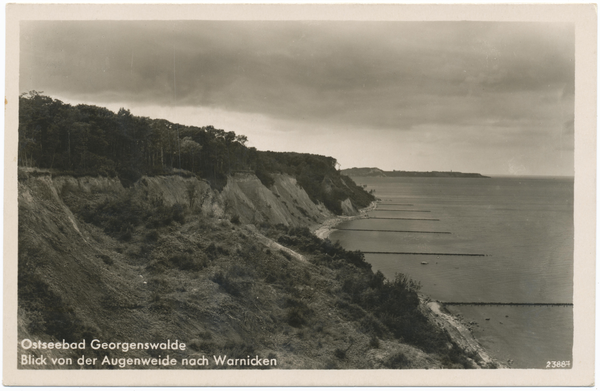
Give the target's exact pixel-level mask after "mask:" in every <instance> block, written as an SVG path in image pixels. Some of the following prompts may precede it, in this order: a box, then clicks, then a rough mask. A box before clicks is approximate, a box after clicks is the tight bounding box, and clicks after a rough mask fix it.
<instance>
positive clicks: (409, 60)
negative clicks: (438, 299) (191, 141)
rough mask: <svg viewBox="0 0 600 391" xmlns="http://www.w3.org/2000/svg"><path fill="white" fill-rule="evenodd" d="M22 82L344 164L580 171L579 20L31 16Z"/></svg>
mask: <svg viewBox="0 0 600 391" xmlns="http://www.w3.org/2000/svg"><path fill="white" fill-rule="evenodd" d="M20 50H21V54H20V79H19V89H20V91H21V92H27V91H31V90H36V91H43V93H44V94H45V95H49V96H51V97H53V98H55V99H60V100H62V101H63V102H66V103H71V104H77V103H86V104H95V105H98V106H104V107H108V108H109V109H111V110H114V111H118V109H119V108H121V107H124V108H127V109H129V110H131V112H132V113H133V114H135V115H140V116H147V117H150V118H166V119H168V120H170V121H172V122H176V123H180V124H186V125H196V126H206V125H213V126H215V127H216V128H221V129H225V130H226V131H234V132H235V133H236V134H243V135H246V136H248V138H249V143H248V145H249V146H254V147H256V148H257V149H259V150H272V151H296V152H308V153H316V154H320V155H327V156H333V157H335V158H336V159H337V160H338V162H339V163H340V165H341V168H351V167H378V168H381V169H384V170H410V171H450V170H452V171H462V172H479V173H482V174H487V175H553V176H554V175H573V172H574V168H573V162H574V55H575V53H574V52H575V50H574V26H573V25H572V24H560V23H531V22H528V23H517V22H346V21H340V22H332V21H327V22H313V21H306V22H297V21H285V22H268V21H258V22H252V21H137V22H136V21H60V22H56V21H48V22H43V21H33V22H21V47H20Z"/></svg>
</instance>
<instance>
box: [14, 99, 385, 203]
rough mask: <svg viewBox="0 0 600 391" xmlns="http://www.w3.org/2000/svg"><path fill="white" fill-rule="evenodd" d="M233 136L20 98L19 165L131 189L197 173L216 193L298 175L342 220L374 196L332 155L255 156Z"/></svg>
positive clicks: (122, 112)
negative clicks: (237, 183)
mask: <svg viewBox="0 0 600 391" xmlns="http://www.w3.org/2000/svg"><path fill="white" fill-rule="evenodd" d="M247 142H248V138H247V137H246V136H244V135H237V134H236V133H235V132H233V131H225V130H223V129H218V128H215V127H214V126H212V125H207V126H188V125H181V124H176V123H172V122H169V121H167V120H164V119H151V118H148V117H139V116H135V115H132V114H131V112H130V111H129V110H126V109H123V108H121V109H120V110H119V112H118V113H114V112H112V111H110V110H108V109H107V108H103V107H98V106H93V105H86V104H79V105H76V106H73V105H70V104H66V103H63V102H61V101H60V100H57V99H53V98H51V97H49V96H45V95H43V94H42V93H40V92H36V91H30V92H28V93H24V94H22V95H21V96H20V98H19V166H25V167H38V168H43V169H50V170H54V171H57V172H60V173H62V174H68V175H73V176H76V177H77V176H110V177H115V176H118V177H119V179H120V180H121V182H122V183H123V185H124V186H126V187H127V186H130V185H131V184H133V183H134V182H135V181H137V180H138V179H139V178H141V176H142V175H149V176H154V175H196V176H197V177H199V178H202V179H205V180H206V181H208V182H209V183H210V184H211V186H212V187H213V188H216V189H219V190H220V189H222V188H223V186H225V184H226V183H227V177H228V176H230V175H234V174H236V173H239V172H246V173H253V174H255V175H256V176H257V177H258V178H259V179H260V180H261V182H262V183H263V184H264V185H265V186H267V187H270V186H272V184H273V178H272V175H273V174H276V173H285V174H289V175H292V176H294V177H296V179H297V181H298V184H299V185H300V186H302V187H303V188H304V190H305V191H306V192H307V193H308V195H309V196H310V198H311V200H313V201H314V202H322V203H324V204H325V206H326V207H327V208H328V209H330V210H331V211H332V212H334V213H337V214H340V213H341V207H340V201H342V200H344V199H347V198H350V199H351V200H352V202H353V203H354V204H355V206H357V207H365V206H367V205H368V204H369V203H370V202H371V201H373V200H374V197H373V196H372V195H371V194H368V193H366V192H365V191H364V190H363V189H361V188H360V187H358V186H356V184H355V183H354V182H353V181H352V180H351V179H350V178H348V177H341V176H340V174H339V172H338V170H337V169H336V165H337V161H336V159H334V158H332V157H326V156H320V155H314V154H305V153H303V154H301V153H291V152H270V151H266V152H263V151H258V150H257V149H256V148H254V147H248V146H247V145H246V143H247Z"/></svg>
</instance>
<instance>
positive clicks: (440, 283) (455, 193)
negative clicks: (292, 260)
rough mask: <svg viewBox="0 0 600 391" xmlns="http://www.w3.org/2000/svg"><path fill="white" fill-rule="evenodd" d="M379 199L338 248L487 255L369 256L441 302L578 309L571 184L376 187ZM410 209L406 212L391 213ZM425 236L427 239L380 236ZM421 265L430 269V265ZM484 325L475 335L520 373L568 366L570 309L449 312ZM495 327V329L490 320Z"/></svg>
mask: <svg viewBox="0 0 600 391" xmlns="http://www.w3.org/2000/svg"><path fill="white" fill-rule="evenodd" d="M354 180H355V181H356V182H357V183H358V184H361V185H363V184H364V185H367V188H368V189H374V190H375V195H376V196H377V197H378V198H380V199H381V202H380V204H379V206H378V210H375V211H373V212H370V213H369V216H370V217H380V218H412V219H429V220H398V219H374V218H370V219H363V220H354V221H349V222H346V223H344V224H343V225H340V226H339V228H342V229H365V230H373V231H344V230H338V231H335V232H333V233H332V234H331V236H330V238H331V239H332V240H334V241H335V240H339V241H340V242H341V244H342V245H343V246H344V247H345V248H347V249H351V250H355V249H360V250H363V251H386V252H412V253H419V252H427V253H453V254H485V255H486V256H485V257H471V256H444V255H442V256H435V255H433V256H432V255H398V254H366V258H367V261H369V262H370V263H371V264H372V265H373V270H381V271H382V272H383V273H384V274H385V275H386V277H388V278H393V277H394V275H395V274H396V273H404V274H407V275H409V276H410V277H411V278H413V279H414V280H418V281H420V282H421V284H422V288H421V291H422V292H423V293H425V294H427V295H429V296H430V297H432V298H434V299H437V300H441V301H452V302H518V303H572V300H573V180H572V179H571V178H569V179H564V178H490V179H471V178H464V179H462V178H370V177H360V178H354ZM392 204H408V205H392ZM381 230H388V231H389V230H391V231H428V232H446V233H424V232H418V233H417V232H382V231H381ZM422 262H427V264H426V265H423V264H422ZM449 309H451V310H452V311H453V312H454V313H456V314H461V315H462V316H464V318H465V320H466V321H475V322H477V323H478V325H479V326H477V327H476V328H475V329H474V334H475V336H476V337H477V338H478V339H479V341H480V342H481V343H482V345H483V346H484V347H485V348H486V349H487V350H488V352H489V353H490V354H492V356H494V357H496V358H497V359H499V360H501V361H505V362H506V361H507V360H508V359H511V360H513V363H512V367H515V368H543V367H545V366H546V362H547V361H557V360H560V361H563V360H571V356H572V341H573V311H572V307H514V306H485V307H479V306H477V307H476V306H452V307H450V308H449ZM486 318H489V320H486Z"/></svg>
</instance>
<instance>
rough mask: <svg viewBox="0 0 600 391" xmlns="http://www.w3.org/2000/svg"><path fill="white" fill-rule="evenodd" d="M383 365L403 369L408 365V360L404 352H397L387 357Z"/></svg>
mask: <svg viewBox="0 0 600 391" xmlns="http://www.w3.org/2000/svg"><path fill="white" fill-rule="evenodd" d="M383 365H384V366H385V367H387V368H390V369H403V368H408V367H409V365H410V361H409V360H408V358H407V357H406V355H405V354H404V353H402V352H397V353H395V354H393V355H391V356H390V357H388V359H387V360H385V362H384V363H383Z"/></svg>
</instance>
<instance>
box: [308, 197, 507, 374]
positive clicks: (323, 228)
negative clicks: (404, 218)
mask: <svg viewBox="0 0 600 391" xmlns="http://www.w3.org/2000/svg"><path fill="white" fill-rule="evenodd" d="M377 203H378V201H373V202H372V203H371V204H370V205H369V206H367V207H366V208H363V209H361V210H359V214H358V215H356V216H336V217H334V218H331V219H328V220H325V221H324V222H322V223H321V224H319V225H317V226H315V227H313V228H312V229H311V232H312V233H313V234H315V235H316V236H317V237H318V238H320V239H327V238H328V237H329V235H330V234H331V233H332V232H333V231H335V229H336V228H335V227H337V226H338V225H339V224H341V223H342V222H345V221H351V220H357V219H366V218H368V216H367V212H369V211H372V210H374V209H375V208H377ZM419 302H420V304H419V307H420V309H421V312H422V313H423V315H425V316H426V317H427V318H428V319H429V320H430V321H431V322H432V323H433V324H435V325H436V326H437V327H439V328H440V329H441V330H443V331H445V332H446V333H447V334H448V336H449V337H450V339H451V340H452V342H454V343H455V344H456V345H457V346H458V347H460V348H461V349H462V350H463V351H465V352H466V353H467V354H469V355H470V356H471V357H472V360H473V363H474V364H475V365H476V366H477V367H478V368H490V369H491V368H510V367H509V366H508V365H506V364H504V363H501V362H499V361H497V360H495V359H493V358H492V357H490V355H489V354H487V352H486V351H485V349H484V348H483V347H482V346H481V344H480V343H479V341H477V339H475V337H474V336H473V333H471V331H470V330H469V326H468V325H465V324H464V323H463V322H462V321H461V320H459V319H458V318H457V317H455V316H454V315H452V314H451V313H450V311H449V310H448V309H447V308H445V307H444V306H443V305H442V304H441V303H439V302H437V301H435V300H432V299H431V298H430V297H428V296H426V295H424V294H421V293H419Z"/></svg>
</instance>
